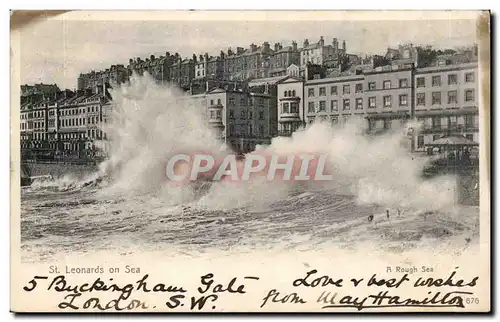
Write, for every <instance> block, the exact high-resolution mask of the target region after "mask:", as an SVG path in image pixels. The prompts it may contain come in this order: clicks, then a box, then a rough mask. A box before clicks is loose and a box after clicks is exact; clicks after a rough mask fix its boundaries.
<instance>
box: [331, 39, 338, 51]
mask: <svg viewBox="0 0 500 322" xmlns="http://www.w3.org/2000/svg"><path fill="white" fill-rule="evenodd" d="M332 44H333V50H334V51H335V52H337V51H338V50H339V41H338V39H337V38H333V42H332Z"/></svg>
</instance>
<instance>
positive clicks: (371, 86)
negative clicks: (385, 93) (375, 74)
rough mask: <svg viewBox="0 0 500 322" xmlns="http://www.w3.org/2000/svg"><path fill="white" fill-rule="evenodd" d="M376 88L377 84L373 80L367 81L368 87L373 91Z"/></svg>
mask: <svg viewBox="0 0 500 322" xmlns="http://www.w3.org/2000/svg"><path fill="white" fill-rule="evenodd" d="M376 88H377V84H376V83H375V82H369V83H368V89H369V90H371V91H373V90H375V89H376Z"/></svg>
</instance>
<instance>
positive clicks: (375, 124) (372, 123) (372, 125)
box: [368, 119, 377, 130]
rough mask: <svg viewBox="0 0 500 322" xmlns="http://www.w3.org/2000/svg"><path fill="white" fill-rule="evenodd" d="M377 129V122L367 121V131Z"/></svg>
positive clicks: (373, 120)
mask: <svg viewBox="0 0 500 322" xmlns="http://www.w3.org/2000/svg"><path fill="white" fill-rule="evenodd" d="M376 127H377V121H376V120H375V119H368V130H374V129H375V128H376Z"/></svg>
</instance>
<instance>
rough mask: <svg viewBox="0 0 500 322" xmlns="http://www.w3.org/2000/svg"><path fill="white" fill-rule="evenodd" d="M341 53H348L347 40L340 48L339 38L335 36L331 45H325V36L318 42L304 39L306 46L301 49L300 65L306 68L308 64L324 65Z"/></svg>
mask: <svg viewBox="0 0 500 322" xmlns="http://www.w3.org/2000/svg"><path fill="white" fill-rule="evenodd" d="M341 53H344V54H345V53H346V43H345V40H344V41H343V42H342V48H339V42H338V40H337V38H333V41H332V44H331V45H325V40H324V39H323V36H321V37H320V39H319V41H318V42H317V43H313V44H310V43H309V40H308V39H306V40H304V46H303V48H302V49H301V50H300V67H301V68H305V67H306V66H307V65H308V64H315V65H323V64H324V62H325V61H327V60H329V59H331V57H336V56H338V55H339V54H341Z"/></svg>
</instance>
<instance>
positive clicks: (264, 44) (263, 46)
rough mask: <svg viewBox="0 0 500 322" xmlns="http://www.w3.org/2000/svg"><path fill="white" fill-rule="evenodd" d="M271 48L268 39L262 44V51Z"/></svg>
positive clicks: (267, 50)
mask: <svg viewBox="0 0 500 322" xmlns="http://www.w3.org/2000/svg"><path fill="white" fill-rule="evenodd" d="M270 49H271V45H269V43H268V42H267V41H266V42H264V43H263V44H262V52H269V50H270Z"/></svg>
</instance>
